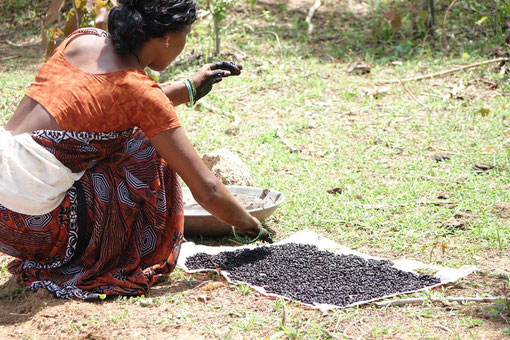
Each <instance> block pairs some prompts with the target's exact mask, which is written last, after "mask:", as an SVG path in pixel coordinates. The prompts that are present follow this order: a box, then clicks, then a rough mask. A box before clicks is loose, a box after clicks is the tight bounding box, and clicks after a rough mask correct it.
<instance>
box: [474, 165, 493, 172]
mask: <svg viewBox="0 0 510 340" xmlns="http://www.w3.org/2000/svg"><path fill="white" fill-rule="evenodd" d="M493 168H494V165H491V164H482V163H480V164H475V165H473V166H472V167H471V170H474V171H477V172H482V171H488V170H490V169H493Z"/></svg>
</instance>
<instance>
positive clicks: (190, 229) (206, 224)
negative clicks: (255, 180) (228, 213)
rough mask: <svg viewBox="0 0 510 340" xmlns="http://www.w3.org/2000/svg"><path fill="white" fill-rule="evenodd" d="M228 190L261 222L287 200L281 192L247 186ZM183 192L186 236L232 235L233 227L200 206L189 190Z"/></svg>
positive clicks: (185, 189)
mask: <svg viewBox="0 0 510 340" xmlns="http://www.w3.org/2000/svg"><path fill="white" fill-rule="evenodd" d="M227 189H228V191H230V193H231V194H232V195H233V196H234V197H235V198H236V199H237V200H238V201H239V202H240V203H241V204H242V205H243V206H244V207H245V208H246V210H248V212H249V213H250V214H251V215H252V216H254V217H255V218H257V219H258V220H259V221H261V222H263V221H264V220H265V219H267V218H268V217H269V216H271V215H272V214H273V213H274V211H275V210H276V208H277V207H278V206H279V205H280V204H282V203H283V202H284V200H285V196H284V195H283V194H282V193H281V192H278V191H276V190H271V189H262V188H257V187H245V186H227ZM182 191H183V198H184V233H185V234H186V235H203V236H221V235H228V234H230V233H231V231H232V227H231V225H229V224H227V223H225V222H223V221H221V220H219V219H217V218H216V217H214V216H212V215H211V214H209V213H208V212H207V211H206V210H205V209H204V208H202V207H201V206H200V205H198V204H197V203H196V201H195V200H194V199H193V196H192V195H191V192H190V190H189V189H188V188H183V190H182Z"/></svg>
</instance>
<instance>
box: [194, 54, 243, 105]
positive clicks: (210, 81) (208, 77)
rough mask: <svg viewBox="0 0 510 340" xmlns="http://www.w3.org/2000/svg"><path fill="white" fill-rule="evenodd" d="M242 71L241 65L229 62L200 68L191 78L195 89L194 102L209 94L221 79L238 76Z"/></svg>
mask: <svg viewBox="0 0 510 340" xmlns="http://www.w3.org/2000/svg"><path fill="white" fill-rule="evenodd" d="M242 69H243V66H242V65H239V64H234V63H232V62H230V61H219V62H217V63H212V64H206V65H204V66H202V67H201V68H200V69H199V70H198V71H197V73H195V74H194V75H193V76H192V77H191V79H192V80H193V83H195V87H196V89H197V97H196V99H195V100H199V99H200V98H202V97H204V96H205V95H207V94H208V93H209V92H211V90H212V87H213V85H214V84H216V83H219V82H220V81H222V79H223V78H225V77H229V76H238V75H240V74H241V70H242Z"/></svg>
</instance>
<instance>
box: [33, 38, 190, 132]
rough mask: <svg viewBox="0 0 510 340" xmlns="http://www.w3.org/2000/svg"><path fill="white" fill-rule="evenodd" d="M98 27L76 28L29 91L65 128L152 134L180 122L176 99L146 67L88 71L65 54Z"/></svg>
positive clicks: (56, 51) (48, 62) (55, 52)
mask: <svg viewBox="0 0 510 340" xmlns="http://www.w3.org/2000/svg"><path fill="white" fill-rule="evenodd" d="M84 34H94V35H98V36H103V37H108V33H106V32H104V31H101V30H97V29H79V30H76V31H75V32H73V33H72V34H71V35H70V36H69V37H68V38H67V39H66V40H64V42H63V43H62V44H61V45H60V46H59V47H58V48H57V49H56V50H55V51H54V53H53V55H52V56H51V58H50V59H49V60H48V61H47V62H46V63H45V64H44V65H43V66H42V67H41V69H40V70H39V73H38V74H37V76H36V78H35V81H34V82H33V83H32V85H31V86H30V88H29V89H28V90H27V92H26V95H27V96H28V97H30V98H32V99H33V100H35V101H36V102H38V103H39V104H41V105H42V106H43V107H44V108H45V109H46V110H47V111H48V112H49V113H50V114H51V115H52V116H53V117H54V118H55V120H56V122H57V124H58V126H59V127H60V129H62V130H70V131H87V132H108V131H120V130H127V129H130V128H132V127H134V126H138V127H140V128H141V129H142V130H143V132H144V133H145V135H146V136H147V137H148V138H151V137H153V136H155V135H157V134H158V133H160V132H163V131H166V130H170V129H173V128H176V127H179V126H180V122H179V120H178V118H177V115H176V113H175V109H174V106H173V104H172V102H171V101H170V100H169V99H168V97H167V96H166V95H165V93H164V92H163V91H162V90H161V88H160V87H159V85H158V84H157V83H156V82H155V81H154V80H153V79H152V78H151V77H149V76H148V75H147V74H146V73H145V72H144V71H141V70H137V69H129V70H128V69H124V70H119V71H116V72H111V73H104V74H91V73H86V72H84V71H82V70H80V69H78V68H77V67H75V66H74V65H72V64H71V63H70V62H68V61H67V59H66V58H65V57H64V49H65V47H66V46H67V44H68V43H69V42H70V41H71V40H72V39H74V38H76V37H78V36H80V35H84Z"/></svg>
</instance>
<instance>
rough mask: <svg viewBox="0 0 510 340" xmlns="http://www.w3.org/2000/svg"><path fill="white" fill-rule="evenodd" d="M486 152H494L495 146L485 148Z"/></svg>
mask: <svg viewBox="0 0 510 340" xmlns="http://www.w3.org/2000/svg"><path fill="white" fill-rule="evenodd" d="M485 151H487V152H491V151H494V147H493V146H487V147H486V148H485Z"/></svg>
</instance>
